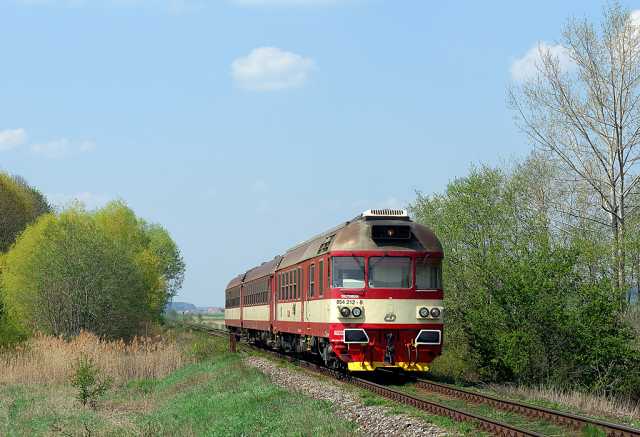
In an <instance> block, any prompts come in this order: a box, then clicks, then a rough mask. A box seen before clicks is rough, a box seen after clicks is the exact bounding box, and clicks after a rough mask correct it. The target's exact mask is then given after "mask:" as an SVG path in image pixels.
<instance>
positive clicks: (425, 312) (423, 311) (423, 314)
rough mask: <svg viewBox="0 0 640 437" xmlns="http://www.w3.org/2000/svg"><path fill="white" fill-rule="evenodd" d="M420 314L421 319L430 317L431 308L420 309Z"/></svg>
mask: <svg viewBox="0 0 640 437" xmlns="http://www.w3.org/2000/svg"><path fill="white" fill-rule="evenodd" d="M434 309H435V308H434ZM431 311H433V310H431ZM418 314H420V317H423V318H427V317H429V308H427V307H422V308H420V311H418Z"/></svg>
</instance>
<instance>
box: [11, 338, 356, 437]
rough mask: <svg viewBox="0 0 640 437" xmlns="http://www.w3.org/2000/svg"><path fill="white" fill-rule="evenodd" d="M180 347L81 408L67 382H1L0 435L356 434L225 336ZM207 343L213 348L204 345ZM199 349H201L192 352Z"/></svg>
mask: <svg viewBox="0 0 640 437" xmlns="http://www.w3.org/2000/svg"><path fill="white" fill-rule="evenodd" d="M181 336H182V337H181V339H182V341H184V340H185V337H189V336H191V338H190V340H189V341H188V342H185V344H187V345H188V347H185V348H184V349H183V351H182V353H183V358H184V360H185V362H187V363H188V364H186V365H183V366H182V367H181V368H179V369H177V370H174V371H171V372H169V373H167V374H166V375H164V376H159V377H140V378H139V377H134V378H130V379H128V380H120V382H119V384H117V385H116V386H115V387H114V388H113V389H112V390H111V391H110V392H108V393H107V395H106V396H105V397H104V398H103V399H102V400H100V401H99V403H98V405H97V408H96V409H95V410H94V409H91V408H84V407H81V406H80V405H79V403H78V402H77V401H76V400H75V395H76V393H75V391H74V389H73V388H72V387H71V386H70V384H69V383H68V382H65V381H60V380H58V379H57V378H55V380H54V382H51V383H31V384H19V383H18V384H16V383H12V384H6V383H3V384H1V385H0V435H3V436H4V435H7V436H14V435H15V436H19V435H30V436H31V435H35V436H38V435H52V434H54V435H73V436H76V435H77V436H82V435H92V436H93V435H100V436H121V435H125V436H126V435H132V436H133V435H136V436H139V435H143V436H144V435H149V436H150V435H153V436H164V435H166V436H170V435H184V436H200V435H211V436H216V435H220V436H223V435H224V436H226V435H285V436H298V435H299V436H306V435H309V436H310V435H314V436H315V435H321V436H323V435H332V436H334V435H337V436H342V435H352V434H353V432H354V425H353V424H352V423H350V422H346V421H342V420H339V419H337V418H336V417H335V414H334V413H333V412H332V410H331V405H330V404H328V403H326V402H322V401H317V400H313V399H310V398H307V397H305V396H304V395H302V394H296V393H291V392H288V391H286V390H284V389H282V388H279V387H277V386H275V385H273V384H271V383H270V382H269V380H268V378H267V377H265V376H264V375H263V374H262V373H260V372H259V371H257V370H255V369H253V368H249V367H245V366H244V365H243V364H242V361H241V358H242V356H241V355H240V354H230V353H228V352H226V341H225V340H224V339H216V338H211V337H201V336H199V335H197V334H184V335H183V334H181ZM203 344H207V345H208V346H206V347H205V346H203ZM194 351H197V353H194Z"/></svg>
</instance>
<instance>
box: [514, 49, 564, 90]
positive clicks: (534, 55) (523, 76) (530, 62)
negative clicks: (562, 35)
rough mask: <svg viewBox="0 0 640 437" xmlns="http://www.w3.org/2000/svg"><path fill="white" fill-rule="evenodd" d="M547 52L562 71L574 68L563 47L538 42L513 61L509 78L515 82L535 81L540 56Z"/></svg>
mask: <svg viewBox="0 0 640 437" xmlns="http://www.w3.org/2000/svg"><path fill="white" fill-rule="evenodd" d="M547 50H548V51H549V53H551V55H552V56H554V57H556V58H557V59H558V62H559V63H560V68H561V69H562V70H563V71H569V70H571V69H572V68H573V67H574V63H573V61H572V60H571V57H570V55H569V51H568V50H567V49H566V48H565V47H563V46H562V45H560V44H555V45H550V44H548V43H546V42H544V41H540V42H538V43H537V44H535V45H534V46H533V47H531V48H530V49H529V51H528V52H527V53H525V55H524V56H522V57H521V58H518V59H516V60H515V61H513V63H512V64H511V68H510V72H511V78H512V79H513V80H514V81H516V82H525V81H527V80H531V79H535V77H536V76H537V75H538V66H539V65H540V63H541V60H542V59H541V56H540V55H541V53H544V52H546V51H547Z"/></svg>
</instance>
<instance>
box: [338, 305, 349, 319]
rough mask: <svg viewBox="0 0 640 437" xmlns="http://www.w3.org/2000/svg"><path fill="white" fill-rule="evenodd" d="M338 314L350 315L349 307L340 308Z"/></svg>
mask: <svg viewBox="0 0 640 437" xmlns="http://www.w3.org/2000/svg"><path fill="white" fill-rule="evenodd" d="M340 314H341V315H342V317H349V316H350V315H351V310H350V309H349V307H342V308H340Z"/></svg>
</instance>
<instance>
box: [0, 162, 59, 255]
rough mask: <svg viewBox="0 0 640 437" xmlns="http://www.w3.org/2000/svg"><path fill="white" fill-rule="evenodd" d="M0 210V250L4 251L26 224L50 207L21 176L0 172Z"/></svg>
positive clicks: (48, 210) (49, 210)
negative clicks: (0, 212)
mask: <svg viewBox="0 0 640 437" xmlns="http://www.w3.org/2000/svg"><path fill="white" fill-rule="evenodd" d="M0 211H2V214H0V252H6V251H7V250H8V249H9V247H10V246H11V244H13V242H14V241H15V239H16V237H17V236H18V235H19V234H20V233H21V232H22V231H23V230H24V229H25V228H26V227H27V225H28V224H30V223H32V222H33V221H35V219H36V218H38V217H39V216H40V215H42V214H46V213H48V212H51V207H50V206H49V204H48V202H47V200H46V199H45V197H44V196H43V195H42V194H41V193H40V192H39V191H38V190H36V189H35V188H33V187H31V186H29V185H28V184H27V182H26V181H25V180H24V179H22V178H21V177H18V176H10V175H8V174H6V173H0Z"/></svg>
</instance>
